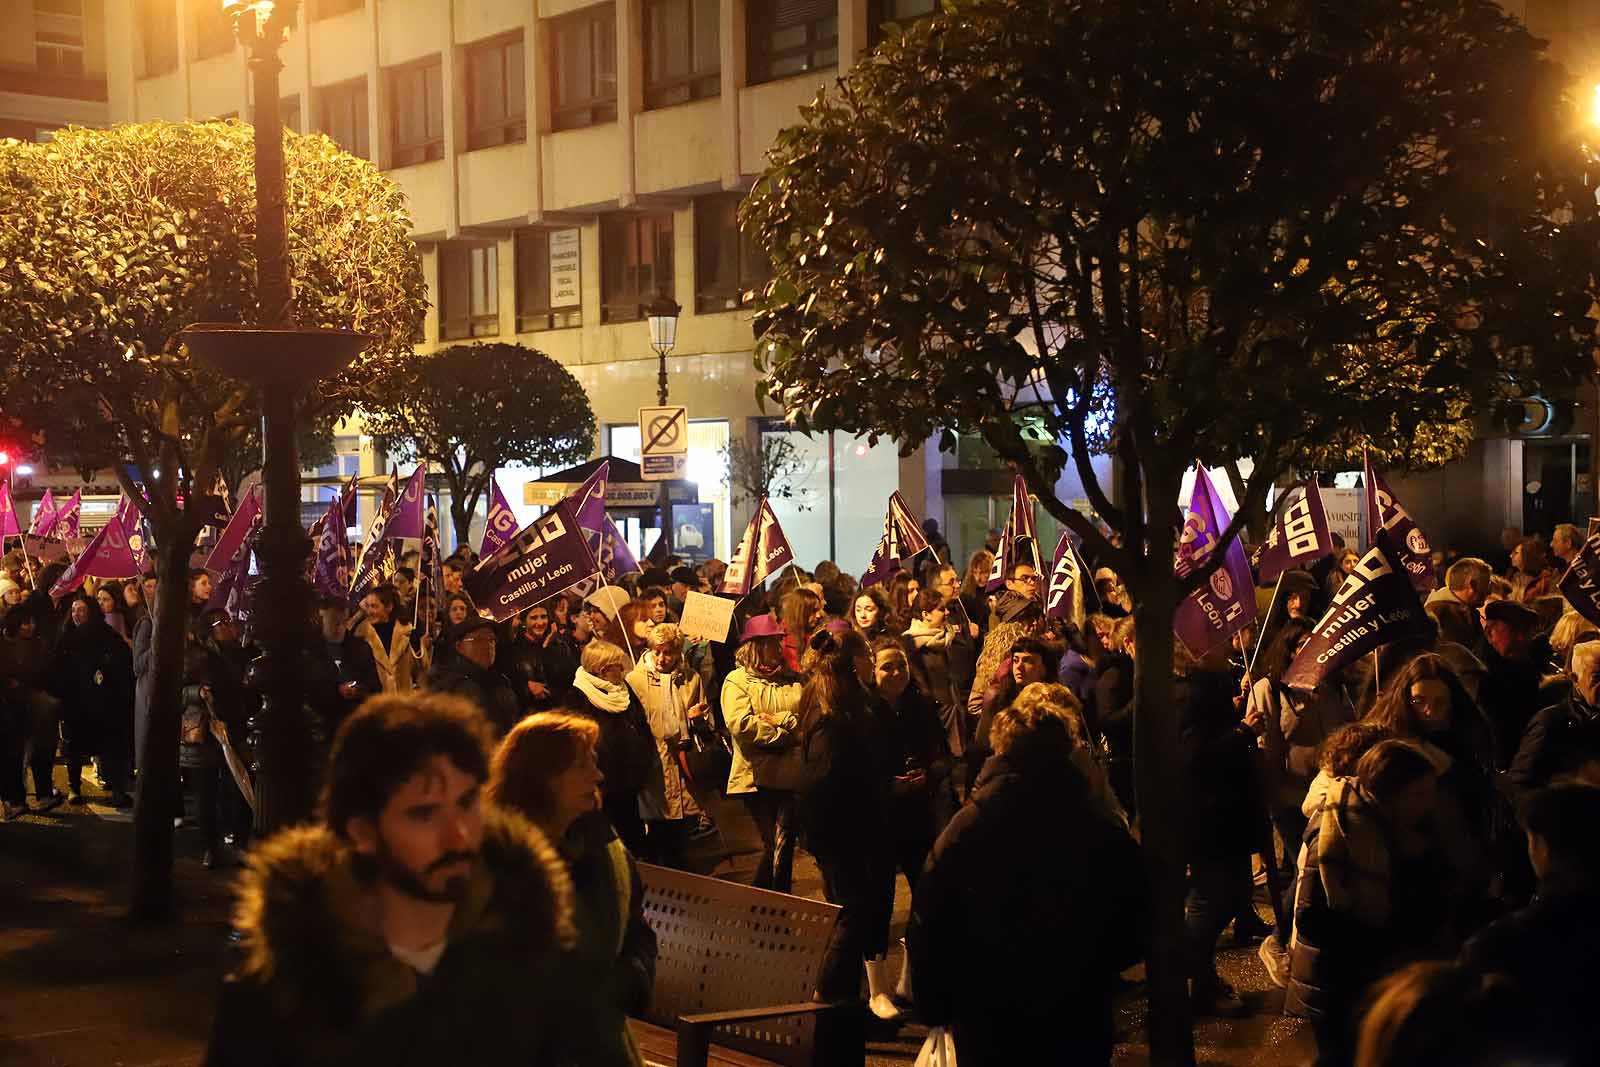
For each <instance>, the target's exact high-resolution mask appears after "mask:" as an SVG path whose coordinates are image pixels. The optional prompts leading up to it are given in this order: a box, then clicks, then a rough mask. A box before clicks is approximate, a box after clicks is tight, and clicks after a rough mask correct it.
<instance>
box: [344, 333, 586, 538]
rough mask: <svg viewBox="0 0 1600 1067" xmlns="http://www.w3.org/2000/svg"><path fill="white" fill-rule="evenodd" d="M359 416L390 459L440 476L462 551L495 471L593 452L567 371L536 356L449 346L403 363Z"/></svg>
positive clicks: (519, 348)
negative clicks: (418, 462) (417, 463)
mask: <svg viewBox="0 0 1600 1067" xmlns="http://www.w3.org/2000/svg"><path fill="white" fill-rule="evenodd" d="M375 399H376V401H377V403H376V404H375V405H374V406H373V407H372V408H371V410H369V411H368V412H367V413H366V417H365V421H364V425H365V427H366V430H367V432H368V433H370V434H372V435H373V437H375V438H377V439H379V440H380V441H382V442H383V443H384V445H385V447H387V448H391V449H392V450H393V452H394V454H395V455H396V457H397V458H399V459H401V460H406V459H413V460H415V459H423V460H426V461H427V462H428V463H430V464H432V465H433V466H435V467H437V468H439V469H440V470H441V471H443V472H444V479H445V484H446V485H448V486H449V487H450V520H451V521H452V522H453V523H454V524H455V528H456V540H457V541H458V542H460V543H461V544H465V543H466V542H467V538H468V536H469V534H468V529H469V527H471V525H472V516H473V513H474V512H476V511H477V509H478V502H479V501H480V500H482V499H483V495H484V493H486V492H487V491H488V489H489V482H490V480H491V479H492V478H493V477H494V472H495V468H497V467H500V466H503V465H504V464H507V463H521V464H524V465H525V466H529V467H555V466H561V465H564V464H570V463H581V462H583V461H584V460H585V459H588V458H589V454H590V452H592V451H593V450H594V436H595V422H594V412H593V411H592V410H591V409H590V407H589V396H588V394H587V393H585V392H584V391H583V386H582V385H581V384H580V383H579V382H578V379H576V378H574V377H573V376H572V372H571V371H569V370H567V368H565V367H563V366H562V365H561V364H560V363H559V362H558V361H556V360H554V359H552V358H551V357H549V356H547V355H545V354H544V353H543V352H540V351H539V350H538V349H534V348H528V347H526V346H524V345H514V344H500V343H496V344H474V345H451V346H450V347H449V348H444V349H441V350H439V351H438V352H434V353H431V354H428V355H417V356H413V357H412V358H410V359H408V360H406V361H405V362H404V363H403V364H402V365H401V367H400V369H399V373H397V374H395V375H394V376H393V377H391V378H389V379H388V380H387V382H386V383H385V384H384V387H383V389H382V390H381V391H380V392H379V393H378V394H377V395H376V397H375Z"/></svg>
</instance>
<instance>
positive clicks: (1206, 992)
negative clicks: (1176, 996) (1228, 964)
mask: <svg viewBox="0 0 1600 1067" xmlns="http://www.w3.org/2000/svg"><path fill="white" fill-rule="evenodd" d="M1189 1001H1190V1004H1191V1005H1192V1006H1193V1008H1194V1013H1195V1014H1196V1015H1212V1016H1216V1017H1217V1018H1220V1019H1239V1018H1243V1017H1244V1016H1246V1015H1249V1014H1250V1009H1249V1007H1247V1006H1246V1005H1245V1002H1244V1000H1243V998H1241V997H1240V996H1239V994H1238V993H1237V992H1235V991H1234V988H1233V986H1231V985H1229V984H1228V983H1227V982H1224V981H1223V980H1222V979H1221V978H1220V977H1217V976H1215V975H1213V976H1212V977H1211V979H1210V980H1201V981H1197V982H1196V983H1195V984H1194V992H1193V993H1192V994H1191V995H1190V997H1189Z"/></svg>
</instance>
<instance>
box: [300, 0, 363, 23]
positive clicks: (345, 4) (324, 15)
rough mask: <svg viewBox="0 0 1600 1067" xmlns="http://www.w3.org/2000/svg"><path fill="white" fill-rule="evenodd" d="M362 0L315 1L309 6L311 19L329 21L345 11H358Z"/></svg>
mask: <svg viewBox="0 0 1600 1067" xmlns="http://www.w3.org/2000/svg"><path fill="white" fill-rule="evenodd" d="M361 8H362V0H316V2H315V3H313V4H312V5H311V10H312V15H311V17H312V18H315V19H331V18H333V16H335V15H342V14H344V13H345V12H346V11H360V10H361Z"/></svg>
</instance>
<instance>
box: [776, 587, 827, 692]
mask: <svg viewBox="0 0 1600 1067" xmlns="http://www.w3.org/2000/svg"><path fill="white" fill-rule="evenodd" d="M778 618H779V619H781V620H782V622H783V662H784V665H785V666H786V667H787V668H788V669H789V670H790V671H792V672H795V673H798V672H799V670H800V655H801V653H802V652H803V651H804V650H805V647H806V641H808V640H809V639H810V637H811V634H812V633H813V632H814V631H815V630H816V628H817V627H818V626H821V625H822V621H823V601H822V598H821V597H818V596H817V595H816V594H815V593H813V592H812V591H811V590H809V589H791V590H789V591H788V592H787V593H784V594H783V596H782V597H781V598H779V600H778Z"/></svg>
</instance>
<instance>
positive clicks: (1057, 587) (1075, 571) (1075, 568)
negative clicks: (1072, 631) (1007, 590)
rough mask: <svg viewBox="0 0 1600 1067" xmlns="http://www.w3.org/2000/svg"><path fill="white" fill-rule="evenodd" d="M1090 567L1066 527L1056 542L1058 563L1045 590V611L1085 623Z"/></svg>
mask: <svg viewBox="0 0 1600 1067" xmlns="http://www.w3.org/2000/svg"><path fill="white" fill-rule="evenodd" d="M1088 573H1089V568H1088V567H1086V566H1084V563H1083V560H1082V559H1081V558H1080V557H1079V555H1078V547H1077V546H1076V545H1074V544H1073V543H1072V538H1070V537H1068V536H1067V532H1066V531H1065V530H1063V531H1061V540H1059V541H1057V542H1056V556H1055V565H1054V566H1053V567H1051V568H1050V585H1049V586H1048V588H1047V589H1046V590H1045V614H1046V615H1049V616H1052V617H1053V618H1057V619H1067V620H1069V621H1071V622H1072V623H1073V624H1074V625H1076V626H1080V627H1081V626H1082V625H1083V618H1084V614H1085V613H1084V604H1083V586H1084V576H1085V575H1087V574H1088Z"/></svg>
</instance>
